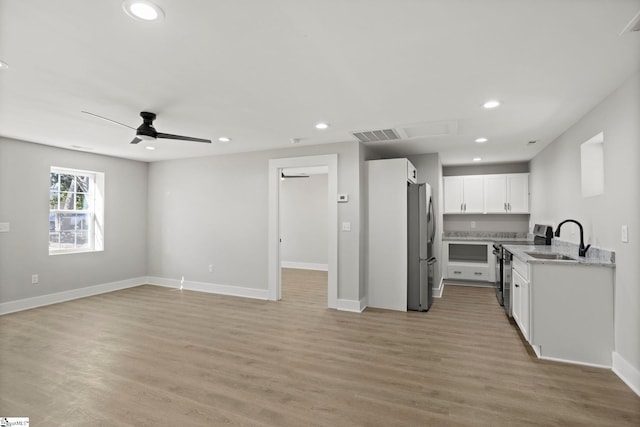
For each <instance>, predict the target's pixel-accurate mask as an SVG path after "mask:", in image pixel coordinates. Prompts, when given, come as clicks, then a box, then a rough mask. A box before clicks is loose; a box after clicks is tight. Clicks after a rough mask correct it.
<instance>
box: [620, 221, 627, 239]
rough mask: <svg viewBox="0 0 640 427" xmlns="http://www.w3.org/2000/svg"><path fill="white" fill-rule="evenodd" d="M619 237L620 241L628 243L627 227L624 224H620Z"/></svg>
mask: <svg viewBox="0 0 640 427" xmlns="http://www.w3.org/2000/svg"><path fill="white" fill-rule="evenodd" d="M620 237H621V239H622V243H629V227H628V226H626V225H623V226H622V230H621V236H620Z"/></svg>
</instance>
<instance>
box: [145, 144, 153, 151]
mask: <svg viewBox="0 0 640 427" xmlns="http://www.w3.org/2000/svg"><path fill="white" fill-rule="evenodd" d="M144 148H146V149H147V150H150V151H153V150H155V149H156V147H153V146H151V145H147V146H146V147H144Z"/></svg>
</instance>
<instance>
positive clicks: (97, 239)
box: [49, 166, 104, 255]
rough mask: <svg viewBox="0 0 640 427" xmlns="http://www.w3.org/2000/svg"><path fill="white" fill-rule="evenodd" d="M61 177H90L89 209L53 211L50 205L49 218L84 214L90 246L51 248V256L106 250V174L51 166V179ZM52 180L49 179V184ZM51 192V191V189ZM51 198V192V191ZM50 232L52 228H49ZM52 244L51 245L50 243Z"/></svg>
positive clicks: (87, 196)
mask: <svg viewBox="0 0 640 427" xmlns="http://www.w3.org/2000/svg"><path fill="white" fill-rule="evenodd" d="M54 173H55V174H59V175H81V176H88V177H89V179H90V184H89V192H88V193H86V196H85V197H86V198H87V199H88V201H89V203H88V206H89V209H86V210H76V209H72V210H68V209H52V208H51V205H49V218H51V214H52V213H53V214H56V213H70V214H84V215H87V216H88V218H89V219H88V222H89V224H88V236H87V238H88V245H87V247H80V248H78V247H74V248H55V247H51V246H49V255H63V254H74V253H86V252H97V251H103V250H104V173H102V172H95V171H88V170H80V169H71V168H65V167H59V166H51V169H50V172H49V177H51V174H54ZM50 182H51V180H50V179H49V183H50ZM50 190H51V189H50ZM49 197H51V191H49ZM49 230H50V228H49ZM50 239H51V230H50V231H49V242H50V241H51V240H50ZM49 244H50V243H49Z"/></svg>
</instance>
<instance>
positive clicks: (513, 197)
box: [507, 173, 529, 213]
mask: <svg viewBox="0 0 640 427" xmlns="http://www.w3.org/2000/svg"><path fill="white" fill-rule="evenodd" d="M507 207H508V208H509V213H529V174H528V173H514V174H509V175H507Z"/></svg>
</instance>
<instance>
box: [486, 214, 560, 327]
mask: <svg viewBox="0 0 640 427" xmlns="http://www.w3.org/2000/svg"><path fill="white" fill-rule="evenodd" d="M552 238H553V227H551V226H549V225H541V224H536V225H535V226H534V227H533V239H532V240H499V241H495V242H494V243H493V254H494V255H495V256H496V297H497V298H498V302H499V303H500V305H502V306H504V311H505V312H506V313H507V314H508V315H509V316H511V260H512V255H511V253H509V251H507V250H505V249H504V248H503V247H502V246H503V245H550V244H551V239H552Z"/></svg>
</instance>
